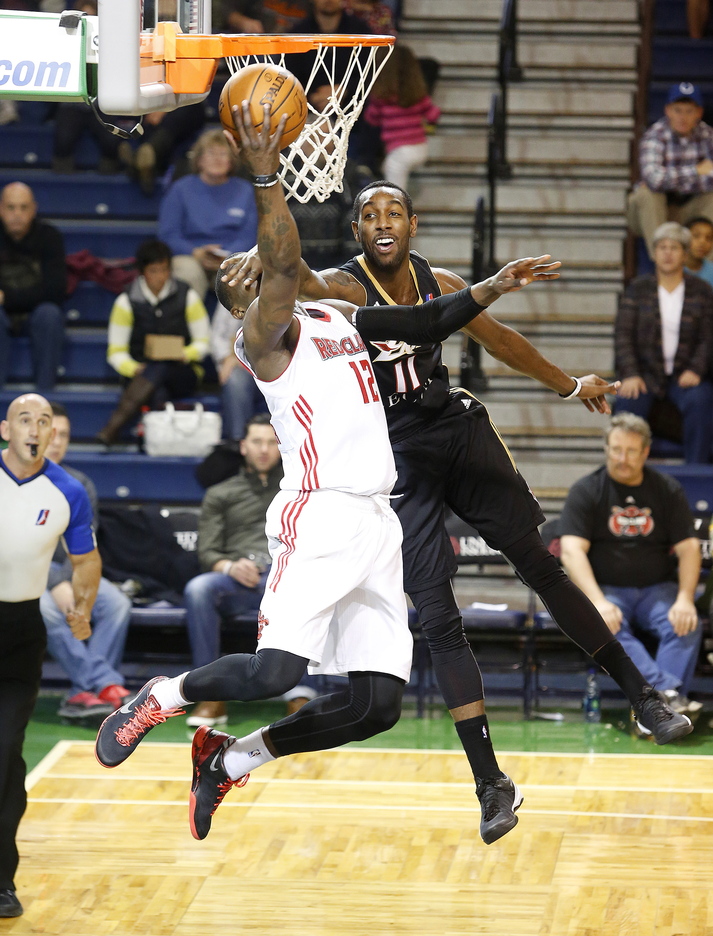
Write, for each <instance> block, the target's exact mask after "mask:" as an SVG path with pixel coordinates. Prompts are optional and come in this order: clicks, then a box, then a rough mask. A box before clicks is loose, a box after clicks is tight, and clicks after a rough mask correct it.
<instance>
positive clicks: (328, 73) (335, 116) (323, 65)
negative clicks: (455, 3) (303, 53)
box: [227, 44, 393, 204]
mask: <svg viewBox="0 0 713 936" xmlns="http://www.w3.org/2000/svg"><path fill="white" fill-rule="evenodd" d="M381 50H383V51H381ZM392 50H393V46H392V45H379V46H371V47H368V46H365V45H355V46H353V47H351V48H350V58H349V64H348V66H347V69H346V71H345V73H344V76H343V78H342V81H341V83H340V84H337V83H336V81H335V72H336V64H337V48H336V47H335V46H330V45H328V44H323V45H318V46H317V49H316V56H315V61H314V65H313V68H312V71H311V74H310V76H309V79H308V81H307V84H306V86H305V89H304V90H305V94H306V95H307V98H308V99H309V94H310V90H311V89H315V88H319V87H321V86H327V87H329V89H330V93H329V100H328V102H327V104H326V106H325V108H324V110H322V111H318V110H316V109H315V108H314V107H313V106H312V104H310V103H309V100H308V101H307V107H308V110H309V114H308V116H307V121H306V123H305V125H304V127H303V129H302V132H301V133H300V135H299V136H298V137H297V139H296V140H295V141H294V142H293V143H291V144H290V145H289V146H288V147H287V148H286V149H284V150H283V151H282V152H281V153H280V163H281V166H282V168H281V169H280V172H279V175H280V179H281V181H282V185H283V187H284V189H285V195H286V197H287V198H295V199H297V201H299V202H302V203H303V204H305V203H306V202H308V201H310V200H311V199H313V198H314V199H316V200H317V201H318V202H324V201H325V200H326V199H327V198H329V196H330V195H331V194H332V192H342V191H344V170H345V168H346V163H347V147H348V145H349V134H350V133H351V131H352V128H353V127H354V124H355V123H356V121H357V118H358V117H359V114H360V113H361V111H362V108H363V107H364V102H365V101H366V98H367V96H368V94H369V92H370V91H371V89H372V87H373V86H374V82H375V81H376V78H377V76H378V74H379V72H380V71H381V69H382V68H383V67H384V63H385V62H386V60H387V59H388V57H389V55H391V52H392ZM292 54H295V53H292ZM227 62H228V68H229V69H230V71H231V74H235V72H236V71H238V70H239V69H241V68H245V66H246V65H253V64H255V63H260V64H265V63H272V64H273V65H274V64H278V65H281V66H283V67H287V66H285V55H284V53H282V54H279V55H266V54H254V53H253V54H250V55H233V56H229V57H227ZM340 65H343V63H342V62H340ZM340 70H341V69H340ZM352 88H353V89H354V90H353V92H352ZM347 89H349V92H352V93H350V94H349V95H348V94H347Z"/></svg>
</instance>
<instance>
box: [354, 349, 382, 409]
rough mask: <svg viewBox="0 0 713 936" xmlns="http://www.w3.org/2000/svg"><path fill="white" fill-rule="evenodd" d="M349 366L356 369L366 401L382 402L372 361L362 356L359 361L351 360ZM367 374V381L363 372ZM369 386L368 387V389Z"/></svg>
mask: <svg viewBox="0 0 713 936" xmlns="http://www.w3.org/2000/svg"><path fill="white" fill-rule="evenodd" d="M349 366H350V367H351V369H352V370H353V371H354V373H355V375H356V379H357V381H358V382H359V389H360V390H361V395H362V398H363V400H364V402H365V403H380V402H381V398H380V396H379V391H378V390H377V387H376V377H374V371H373V370H372V367H371V361H369V360H366V359H364V358H362V359H361V360H359V361H350V362H349ZM362 371H363V372H364V374H366V382H365V381H364V376H363V375H362V373H361V372H362ZM367 388H368V389H367Z"/></svg>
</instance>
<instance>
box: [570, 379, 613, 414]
mask: <svg viewBox="0 0 713 936" xmlns="http://www.w3.org/2000/svg"><path fill="white" fill-rule="evenodd" d="M579 380H580V382H581V384H582V388H581V390H580V391H579V393H578V394H577V397H576V399H578V400H581V401H582V403H584V405H585V406H586V407H587V409H588V410H589V412H590V413H595V412H596V413H603V414H604V415H608V414H609V413H611V407H610V406H609V403H608V401H607V399H606V397H605V396H604V394H605V393H613V394H615V393H616V392H617V390H618V389H619V387H620V386H621V381H620V380H614V381H612V382H611V383H610V382H609V381H607V380H604V378H603V377H598V376H597V375H596V374H587V376H586V377H580V378H579Z"/></svg>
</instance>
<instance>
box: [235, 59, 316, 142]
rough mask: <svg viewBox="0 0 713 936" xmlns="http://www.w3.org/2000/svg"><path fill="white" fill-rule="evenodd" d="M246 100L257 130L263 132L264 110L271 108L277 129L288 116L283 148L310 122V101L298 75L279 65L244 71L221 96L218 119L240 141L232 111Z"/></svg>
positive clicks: (236, 74)
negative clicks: (308, 104)
mask: <svg viewBox="0 0 713 936" xmlns="http://www.w3.org/2000/svg"><path fill="white" fill-rule="evenodd" d="M243 101H248V103H249V104H250V116H251V117H252V122H253V125H254V127H255V129H256V130H258V131H259V130H261V129H262V118H263V107H264V105H265V104H269V105H270V115H271V118H272V121H271V127H272V129H273V132H274V130H275V129H276V127H277V124H278V122H279V120H280V117H282V115H283V114H287V115H288V118H287V123H286V124H285V129H284V132H283V134H282V140H281V144H282V147H283V148H284V147H285V146H289V145H290V143H293V142H294V141H295V140H296V139H297V137H298V136H299V135H300V131H301V130H302V127H304V125H305V120H306V119H307V98H306V97H305V93H304V90H303V88H302V85H301V84H300V83H299V81H298V80H297V79H296V78H295V76H294V75H293V74H292V73H291V72H288V71H287V69H286V68H281V67H280V66H279V65H271V64H269V63H268V64H265V65H263V64H257V65H248V66H247V67H246V68H241V69H240V71H238V72H236V73H235V74H234V75H233V76H232V77H231V78H229V79H228V81H226V83H225V86H224V88H223V90H222V91H221V93H220V101H219V102H218V116H219V117H220V122H221V123H222V124H223V126H224V127H225V129H226V130H229V131H230V132H231V133H232V134H233V136H234V137H235V138H236V140H238V142H240V137H239V135H238V132H237V131H236V129H235V125H234V123H233V113H232V108H233V107H234V106H235V105H236V104H237V106H238V107H239V106H240V105H241V104H242V102H243Z"/></svg>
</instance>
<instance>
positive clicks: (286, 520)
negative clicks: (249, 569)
mask: <svg viewBox="0 0 713 936" xmlns="http://www.w3.org/2000/svg"><path fill="white" fill-rule="evenodd" d="M309 495H310V491H300V493H299V494H298V495H297V497H296V498H295V499H294V500H293V501H290V502H289V504H285V506H284V508H283V510H282V517H281V518H280V520H281V523H282V529H281V530H280V535H279V537H278V538H279V540H280V542H281V543H283V544H284V545H285V546H286V547H287V548H286V549H285V551H284V552H282V553H281V554H280V557H279V559H278V560H277V569H276V571H275V575H274V576H272V581H271V582H270V584H269V586H268V587H269V588H270V589H272V591H277V586H278V585H279V584H280V579H281V578H282V573H283V572H284V571H285V568H286V566H287V562H288V560H289V558H290V556H291V555H292V553H293V552H294V551H295V544H296V541H297V519H298V517H299V515H300V514H301V513H302V508H303V507H304V505H305V504H306V503H307V501H308V500H309Z"/></svg>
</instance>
